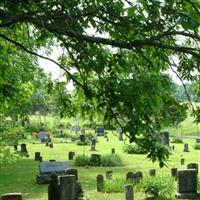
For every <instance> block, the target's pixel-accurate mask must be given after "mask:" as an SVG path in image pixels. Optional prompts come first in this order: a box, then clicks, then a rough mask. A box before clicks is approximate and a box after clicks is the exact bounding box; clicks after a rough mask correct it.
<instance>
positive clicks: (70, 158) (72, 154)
mask: <svg viewBox="0 0 200 200" xmlns="http://www.w3.org/2000/svg"><path fill="white" fill-rule="evenodd" d="M74 156H75V152H74V151H70V152H68V160H73V159H74Z"/></svg>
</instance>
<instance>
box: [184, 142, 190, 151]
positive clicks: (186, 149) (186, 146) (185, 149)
mask: <svg viewBox="0 0 200 200" xmlns="http://www.w3.org/2000/svg"><path fill="white" fill-rule="evenodd" d="M183 151H184V152H189V146H188V144H187V143H185V144H184V149H183Z"/></svg>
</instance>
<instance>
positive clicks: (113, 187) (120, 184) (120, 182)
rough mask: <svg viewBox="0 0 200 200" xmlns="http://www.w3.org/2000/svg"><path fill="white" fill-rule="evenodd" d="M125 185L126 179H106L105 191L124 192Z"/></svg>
mask: <svg viewBox="0 0 200 200" xmlns="http://www.w3.org/2000/svg"><path fill="white" fill-rule="evenodd" d="M124 185H126V180H125V179H122V178H116V179H111V180H106V181H104V185H103V192H107V193H114V192H124Z"/></svg>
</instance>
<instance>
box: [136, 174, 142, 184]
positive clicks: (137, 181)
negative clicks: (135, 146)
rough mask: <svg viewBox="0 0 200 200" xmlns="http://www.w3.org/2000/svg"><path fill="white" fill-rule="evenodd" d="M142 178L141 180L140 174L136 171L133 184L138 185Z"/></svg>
mask: <svg viewBox="0 0 200 200" xmlns="http://www.w3.org/2000/svg"><path fill="white" fill-rule="evenodd" d="M142 178H143V174H142V172H140V171H138V172H136V173H135V182H136V183H139V182H140V181H141V180H142Z"/></svg>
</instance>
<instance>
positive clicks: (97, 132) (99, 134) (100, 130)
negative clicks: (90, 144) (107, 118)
mask: <svg viewBox="0 0 200 200" xmlns="http://www.w3.org/2000/svg"><path fill="white" fill-rule="evenodd" d="M96 134H97V136H104V134H105V133H104V128H96Z"/></svg>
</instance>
